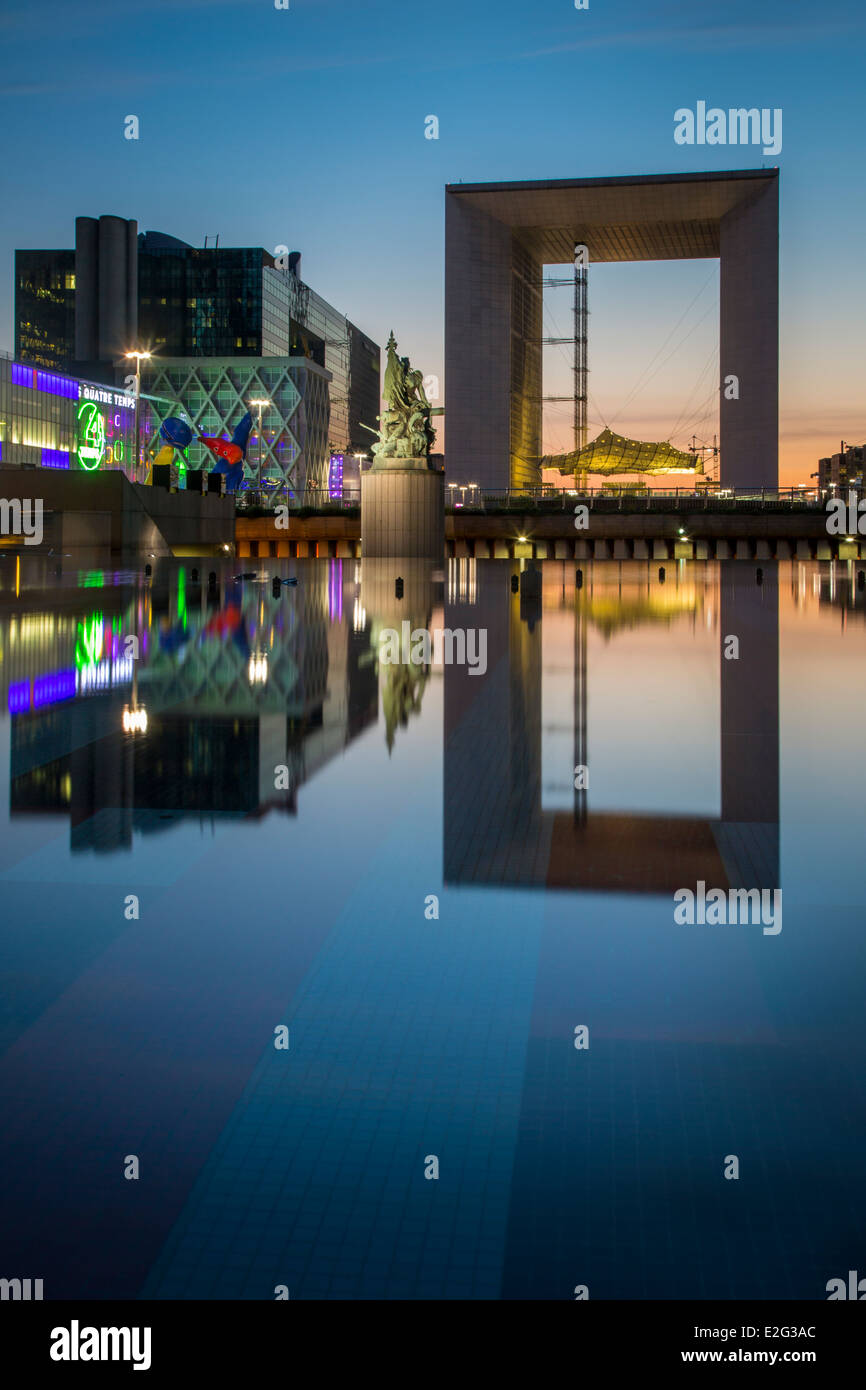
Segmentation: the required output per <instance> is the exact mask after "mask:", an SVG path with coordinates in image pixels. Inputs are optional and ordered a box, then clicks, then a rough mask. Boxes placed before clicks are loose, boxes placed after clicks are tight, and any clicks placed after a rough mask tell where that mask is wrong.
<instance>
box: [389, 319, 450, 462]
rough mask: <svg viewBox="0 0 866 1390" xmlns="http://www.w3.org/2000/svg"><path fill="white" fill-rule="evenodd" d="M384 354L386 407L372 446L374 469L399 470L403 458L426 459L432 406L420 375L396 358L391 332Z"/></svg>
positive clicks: (430, 439)
mask: <svg viewBox="0 0 866 1390" xmlns="http://www.w3.org/2000/svg"><path fill="white" fill-rule="evenodd" d="M387 351H388V360H387V363H386V366H385V388H384V394H385V407H386V408H385V412H384V414H383V415H380V416H379V431H378V433H379V438H378V440H377V441H376V443H375V444H374V445H373V454H374V455H375V460H376V461H375V463H374V465H373V467H374V468H377V467H379V468H385V467H394V468H399V467H401V466H405V461H406V460H407V459H413V460H416V461H417V460H427V459H428V458H429V455H430V449H431V447H432V445H433V443H434V441H435V439H436V431H435V430H434V429H433V426H432V425H431V423H430V416H431V414H432V406H431V405H430V402H429V401H428V399H427V395H426V392H425V391H424V377H423V374H422V373H421V372H420V371H417V370H415V371H413V370H412V368H411V367H410V366H409V359H408V357H399V356H398V355H397V342H396V339H395V337H394V334H393V331H392V333H391V336H390V337H389V339H388V349H387ZM440 413H441V412H440Z"/></svg>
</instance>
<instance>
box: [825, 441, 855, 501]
mask: <svg viewBox="0 0 866 1390" xmlns="http://www.w3.org/2000/svg"><path fill="white" fill-rule="evenodd" d="M842 444H843V449H844V452H840V453H838V454H831V455H830V457H829V458H826V459H819V460H818V488H819V490H820V491H821V492H828V491H829V490H830V488H832V487H835V488H837V489H839V490H841V491H843V492H844V490H845V489H846V488H848V487H856V488H862V486H863V473H864V468H866V444H847V445H846V444H845V443H844V441H842Z"/></svg>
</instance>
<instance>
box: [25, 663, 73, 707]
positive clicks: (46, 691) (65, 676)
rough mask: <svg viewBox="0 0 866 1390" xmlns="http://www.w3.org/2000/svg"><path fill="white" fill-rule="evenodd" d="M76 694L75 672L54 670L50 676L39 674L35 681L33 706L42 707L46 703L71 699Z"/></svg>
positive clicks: (57, 702)
mask: <svg viewBox="0 0 866 1390" xmlns="http://www.w3.org/2000/svg"><path fill="white" fill-rule="evenodd" d="M74 694H75V672H74V671H53V672H52V673H51V675H50V676H39V677H38V679H37V680H35V681H34V682H33V708H34V709H42V708H43V706H44V705H56V704H59V703H60V701H61V700H71V699H72V698H73V696H74Z"/></svg>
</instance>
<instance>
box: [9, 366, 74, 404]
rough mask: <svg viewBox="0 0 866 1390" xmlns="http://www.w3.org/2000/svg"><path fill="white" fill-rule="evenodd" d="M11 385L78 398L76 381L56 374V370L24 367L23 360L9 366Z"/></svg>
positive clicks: (53, 394)
mask: <svg viewBox="0 0 866 1390" xmlns="http://www.w3.org/2000/svg"><path fill="white" fill-rule="evenodd" d="M10 375H11V381H12V385H13V386H26V387H27V389H28V390H29V391H32V390H34V389H35V390H37V391H45V392H46V394H47V395H49V396H65V397H66V399H67V400H70V401H77V400H78V395H79V391H78V382H77V381H73V380H72V379H71V378H70V377H68V376H58V375H57V373H56V372H40V371H37V369H36V368H35V367H25V365H24V363H23V362H13V363H12V368H11V374H10Z"/></svg>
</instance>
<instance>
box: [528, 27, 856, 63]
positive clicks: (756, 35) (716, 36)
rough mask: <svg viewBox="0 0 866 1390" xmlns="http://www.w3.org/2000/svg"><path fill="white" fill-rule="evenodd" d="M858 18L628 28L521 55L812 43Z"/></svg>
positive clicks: (848, 30) (847, 30) (840, 33)
mask: <svg viewBox="0 0 866 1390" xmlns="http://www.w3.org/2000/svg"><path fill="white" fill-rule="evenodd" d="M863 27H864V26H863V22H862V20H859V19H856V20H839V21H836V22H835V23H822V24H815V23H808V24H800V25H796V24H795V25H784V26H783V25H773V24H755V25H749V24H748V23H742V24H698V25H694V24H693V25H688V26H684V25H678V26H676V27H673V28H670V27H669V28H662V27H660V26H658V25H656V26H653V27H652V28H647V29H632V30H630V31H627V32H626V33H621V32H611V33H609V34H594V35H593V34H587V36H586V37H585V38H581V39H578V40H574V41H570V42H568V43H558V44H552V45H550V46H549V47H547V48H535V49H531V50H529V51H527V52H525V53H522V54H521V55H520V56H521V57H522V58H547V57H551V56H553V55H555V54H557V53H583V52H589V51H590V50H594V49H600V48H684V49H690V50H692V51H705V50H706V51H712V52H717V51H718V50H719V49H724V48H727V49H738V48H768V47H772V48H778V47H779V46H780V45H781V44H788V45H791V44H813V43H818V42H819V41H821V40H822V39H823V40H826V39H839V38H843V37H845V36H847V35H849V34H854V33H862V32H863Z"/></svg>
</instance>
